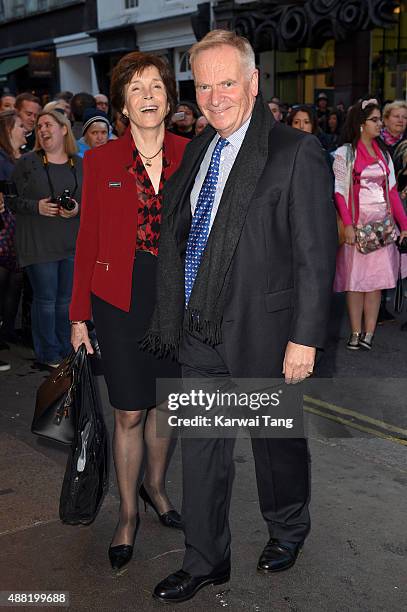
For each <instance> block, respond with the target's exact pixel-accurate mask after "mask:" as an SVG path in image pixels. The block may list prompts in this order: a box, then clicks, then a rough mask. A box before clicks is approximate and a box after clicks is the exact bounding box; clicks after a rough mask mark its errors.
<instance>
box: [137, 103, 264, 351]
mask: <svg viewBox="0 0 407 612" xmlns="http://www.w3.org/2000/svg"><path fill="white" fill-rule="evenodd" d="M271 117H272V115H271V113H270V110H269V109H268V107H267V106H266V105H265V104H264V102H263V101H262V99H261V97H260V96H259V97H258V99H257V100H256V103H255V106H254V109H253V114H252V118H251V121H250V125H249V128H248V130H247V132H246V136H245V139H244V141H243V143H242V146H241V148H240V151H239V153H238V156H237V158H236V160H235V163H234V165H233V168H232V170H231V172H230V175H229V178H228V180H227V183H226V185H225V188H224V191H223V194H222V198H221V201H220V204H219V208H218V211H217V213H216V217H215V221H214V223H213V226H212V229H211V232H210V234H209V238H208V242H207V244H206V248H205V251H204V254H203V256H202V260H201V265H200V267H199V270H198V274H197V277H196V280H195V283H194V287H193V290H192V293H191V297H190V300H189V304H188V307H187V308H185V295H184V290H185V289H184V256H185V250H186V244H187V240H188V235H189V231H190V227H191V204H190V191H191V187H192V185H193V181H194V180H195V176H196V174H197V172H198V169H199V166H200V163H201V161H202V159H203V157H204V155H205V152H206V150H207V146H208V145H209V143H210V141H211V140H212V139H213V137H214V135H215V131H214V130H212V131H210V130H208V131H206V130H205V134H204V135H203V137H204V141H203V139H201V137H199V138H197V139H196V140H195V141H192V142H191V144H189V145H188V146H187V149H186V151H185V154H184V158H183V161H182V163H181V166H180V167H179V169H178V170H177V172H176V173H175V174H174V175H173V176H172V177H171V179H170V180H169V181H168V183H167V184H166V186H165V188H164V195H163V202H164V205H163V214H162V222H161V230H160V241H159V255H158V271H157V289H156V296H157V302H156V307H155V310H154V314H153V317H152V320H151V323H150V327H149V329H148V331H147V333H146V335H145V336H144V338H143V339H142V341H141V348H143V349H144V350H148V351H152V352H154V353H156V354H157V355H158V356H163V355H166V354H168V353H172V354H173V355H175V356H176V355H177V352H178V347H179V343H180V339H181V337H182V333H183V330H188V331H190V332H199V334H200V337H201V339H202V340H203V341H204V342H207V343H208V344H210V345H212V346H214V345H216V344H219V343H220V342H222V333H221V324H222V316H223V311H224V306H225V302H226V297H227V290H228V285H229V279H230V274H231V270H232V263H233V256H234V253H235V250H236V247H237V245H238V242H239V239H240V235H241V233H242V230H243V226H244V223H245V219H246V215H247V211H248V208H249V203H250V198H251V195H252V193H253V191H254V189H255V186H256V183H257V180H258V178H259V174H260V173H261V170H262V167H263V165H264V161H262V160H264V157H265V156H266V155H267V144H268V134H269V129H270V125H271V123H272V118H271ZM259 153H263V155H259ZM264 154H265V155H264Z"/></svg>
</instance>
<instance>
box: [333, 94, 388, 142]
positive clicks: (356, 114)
mask: <svg viewBox="0 0 407 612" xmlns="http://www.w3.org/2000/svg"><path fill="white" fill-rule="evenodd" d="M371 99H372V98H368V100H371ZM362 104H363V100H361V101H360V102H357V103H356V104H354V105H353V106H351V108H350V109H349V110H348V114H347V115H346V120H345V125H344V128H343V132H342V143H343V144H345V143H351V144H352V146H353V148H354V149H356V145H357V144H358V142H359V139H360V127H361V125H363V123H366V120H367V119H369V117H370V115H371V114H372V113H373V111H374V110H378V111H380V110H381V109H380V106H379V104H378V103H377V102H370V104H367V105H366V106H365V108H362Z"/></svg>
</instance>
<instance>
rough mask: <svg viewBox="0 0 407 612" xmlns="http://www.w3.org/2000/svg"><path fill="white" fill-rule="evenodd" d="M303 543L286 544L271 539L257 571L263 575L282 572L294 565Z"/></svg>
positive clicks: (282, 541)
mask: <svg viewBox="0 0 407 612" xmlns="http://www.w3.org/2000/svg"><path fill="white" fill-rule="evenodd" d="M302 545H303V542H286V541H284V540H276V539H274V538H271V539H270V540H269V541H268V542H267V544H266V547H265V549H264V550H263V552H262V554H261V556H260V559H259V562H258V564H257V571H258V572H261V573H263V574H269V573H272V572H282V571H283V570H286V569H288V568H290V567H292V566H293V565H294V563H295V562H296V560H297V557H298V553H299V552H300V550H301V548H302Z"/></svg>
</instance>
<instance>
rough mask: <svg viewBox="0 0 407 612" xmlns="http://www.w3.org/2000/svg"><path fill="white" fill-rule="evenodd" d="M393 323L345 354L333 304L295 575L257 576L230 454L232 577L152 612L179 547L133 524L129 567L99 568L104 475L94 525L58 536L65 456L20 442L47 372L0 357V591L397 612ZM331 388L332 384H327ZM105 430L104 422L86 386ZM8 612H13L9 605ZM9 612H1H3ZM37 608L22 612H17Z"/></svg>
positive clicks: (48, 446)
mask: <svg viewBox="0 0 407 612" xmlns="http://www.w3.org/2000/svg"><path fill="white" fill-rule="evenodd" d="M401 320H405V315H404V318H402V319H400V320H399V321H398V322H397V323H389V324H386V325H384V326H382V327H379V328H378V330H377V333H376V337H375V346H374V350H372V351H371V352H362V351H359V352H357V353H356V352H355V353H352V352H350V351H346V349H345V348H344V345H345V341H346V337H347V333H348V329H347V323H346V318H345V316H344V304H343V298H342V297H341V296H337V297H336V299H335V302H334V306H333V312H332V326H331V331H330V341H329V345H328V349H327V351H326V354H325V358H324V360H323V361H322V362H321V363H320V365H319V367H318V372H317V377H315V378H314V379H313V380H312V381H310V382H309V384H308V386H307V387H306V389H305V395H306V399H305V413H306V416H307V429H308V436H309V444H310V450H311V455H312V500H311V516H312V531H311V534H310V536H309V538H308V539H307V541H306V544H305V546H304V549H303V551H302V553H301V554H300V556H299V558H298V561H297V563H296V565H295V567H294V568H293V569H291V570H290V571H287V572H282V573H280V574H275V575H273V576H263V575H259V574H257V573H256V564H257V559H258V556H259V554H260V552H261V550H262V548H263V547H264V545H265V543H266V541H267V532H266V528H265V524H264V522H263V520H262V517H261V514H260V511H259V507H258V500H257V491H256V482H255V476H254V467H253V460H252V454H251V447H250V442H249V440H247V439H239V440H237V443H236V448H235V456H234V461H235V468H236V476H235V483H234V489H233V498H232V505H231V516H230V522H231V531H232V538H233V542H232V563H233V566H232V577H231V581H230V583H228V584H226V585H222V586H220V587H208V588H205V589H203V590H202V591H200V593H199V594H198V595H197V596H196V597H195V598H194V599H193V600H191V601H190V602H186V603H184V604H180V605H178V606H177V607H176V608H173V607H172V606H168V605H167V606H164V605H163V604H160V603H159V602H156V601H154V600H153V599H152V598H151V591H152V589H153V588H154V585H155V584H156V583H157V582H158V581H159V580H161V579H162V578H164V577H165V576H167V575H168V574H169V573H171V572H172V571H175V570H177V569H179V568H180V566H181V562H182V557H183V535H182V533H180V532H177V531H175V530H171V529H168V528H165V527H163V526H162V525H161V524H160V523H159V522H158V521H157V518H156V516H155V515H153V513H152V512H151V511H150V512H147V513H144V511H143V512H142V516H141V528H140V531H139V535H138V536H137V540H136V546H135V552H134V557H133V560H132V562H131V563H130V564H129V565H128V567H127V569H124V570H123V571H122V572H121V573H118V574H115V573H113V572H112V570H111V568H110V564H109V561H108V558H107V548H108V546H109V543H110V539H111V536H112V533H113V530H114V528H115V525H116V521H117V512H118V494H117V487H116V483H115V477H114V471H113V470H112V474H111V485H110V490H109V493H108V495H107V496H106V498H105V501H104V504H103V506H102V509H101V511H100V513H99V515H98V517H97V519H96V520H95V522H94V523H93V524H92V525H90V526H87V527H84V526H75V527H73V526H68V525H63V524H62V523H61V522H60V520H59V518H58V504H59V494H60V489H61V483H62V478H63V474H64V469H65V464H66V459H67V449H66V447H64V446H61V445H58V444H55V443H52V442H48V441H45V440H41V439H40V438H37V437H35V436H33V435H32V434H31V432H30V424H31V419H32V413H33V408H34V398H35V391H36V389H37V388H38V386H39V385H40V383H41V382H42V380H43V379H44V377H45V376H46V373H45V372H43V371H39V370H37V369H35V368H33V361H32V359H33V355H32V353H31V351H30V350H29V349H27V348H24V347H21V346H17V345H12V346H11V350H10V351H8V352H6V351H2V352H1V354H0V358H1V359H9V360H10V361H11V363H12V369H11V370H10V371H9V372H5V373H0V591H16V590H17V591H18V592H21V591H37V592H38V591H41V592H43V591H54V592H55V591H57V592H60V591H64V592H69V609H71V610H73V611H75V612H82V611H88V610H89V611H90V610H94V609H97V610H100V611H106V612H119V611H130V610H131V611H133V610H136V611H137V610H142V611H143V612H144V611H150V610H152V611H153V610H160V609H163V610H168V611H169V610H172V609H177V610H184V611H188V612H189V611H191V612H195V611H201V610H202V611H205V612H208V611H212V610H214V611H215V610H217V609H221V608H227V609H229V610H230V611H231V612H235V611H236V612H239V611H248V610H251V611H253V612H254V611H255V612H268V611H271V610H273V611H276V612H285V611H287V612H345V611H350V612H357V611H363V612H376V611H377V612H379V611H386V612H387V611H389V612H390V611H391V612H398V611H400V612H401V611H403V612H404V611H405V610H406V609H407V530H406V519H405V516H406V510H405V509H406V507H407V458H406V446H407V410H406V397H407V393H406V391H407V381H406V378H405V376H406V361H407V351H406V340H407V333H402V332H400V322H401ZM332 377H333V378H332ZM97 381H98V385H99V388H100V393H101V397H102V402H103V410H104V414H105V418H106V423H107V426H108V429H109V430H110V432H111V431H112V410H111V408H110V406H109V403H108V400H107V393H106V387H105V383H104V380H103V377H101V376H98V377H97ZM167 488H168V491H169V494H170V497H171V499H172V500H173V502H174V504H175V506H176V507H177V508H179V507H180V500H181V492H182V483H181V459H180V452H179V445H178V446H177V448H176V449H175V452H174V455H173V458H172V461H171V464H170V468H169V471H168V475H167ZM0 607H1V606H0ZM14 608H15V609H17V607H16V606H14ZM14 608H13V607H12V608H11V609H14ZM38 608H39V609H43V608H44V609H45V607H44V606H36V607H34V606H31V607H28V609H29V610H31V609H32V610H34V609H38Z"/></svg>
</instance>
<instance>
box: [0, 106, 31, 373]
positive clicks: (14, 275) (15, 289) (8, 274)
mask: <svg viewBox="0 0 407 612" xmlns="http://www.w3.org/2000/svg"><path fill="white" fill-rule="evenodd" d="M23 144H25V130H24V125H23V122H22V121H21V119H20V117H19V116H18V114H17V112H16V111H15V110H6V111H3V112H1V113H0V324H1V328H0V348H1V347H3V348H7V344H5V342H4V341H7V340H12V339H14V335H15V330H14V326H15V319H16V316H17V310H18V304H19V302H20V296H21V287H22V272H21V270H19V269H18V265H17V257H16V252H15V247H14V234H15V225H16V224H15V217H14V214H13V213H12V212H11V211H10V210H9V209H8V208H6V206H5V204H4V194H6V195H7V194H8V193H10V188H11V182H10V177H11V174H12V172H13V169H14V165H15V163H16V161H17V159H18V158H19V157H21V153H20V147H21V146H22V145H23ZM9 369H10V364H9V363H7V362H5V361H1V360H0V372H3V371H6V370H9Z"/></svg>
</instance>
